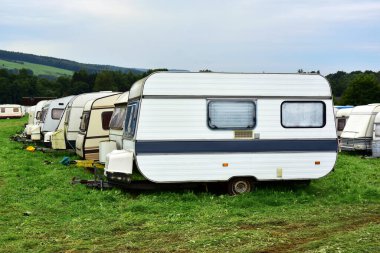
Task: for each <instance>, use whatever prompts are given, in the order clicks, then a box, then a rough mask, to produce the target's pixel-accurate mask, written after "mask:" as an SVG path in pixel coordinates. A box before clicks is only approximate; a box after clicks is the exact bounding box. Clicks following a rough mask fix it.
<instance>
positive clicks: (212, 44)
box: [0, 0, 380, 75]
mask: <svg viewBox="0 0 380 253" xmlns="http://www.w3.org/2000/svg"><path fill="white" fill-rule="evenodd" d="M0 49H3V50H10V51H16V52H24V53H32V54H37V55H44V56H52V57H57V58H64V59H69V60H74V61H78V62H82V63H93V64H109V65H115V66H122V67H134V68H169V69H185V70H190V71H199V70H202V69H210V70H212V71H225V72H267V73H269V72H275V73H282V72H286V73H289V72H290V73H291V72H297V70H298V69H303V70H304V71H313V70H315V71H316V70H320V71H321V73H322V74H324V75H327V74H329V73H334V72H336V71H338V70H343V71H346V72H351V71H354V70H373V71H380V0H362V1H358V0H352V1H351V0H302V1H301V0H191V1H190V0H189V1H184V0H0Z"/></svg>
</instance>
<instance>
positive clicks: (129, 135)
mask: <svg viewBox="0 0 380 253" xmlns="http://www.w3.org/2000/svg"><path fill="white" fill-rule="evenodd" d="M140 103H141V101H140V100H134V101H132V102H130V103H128V105H127V108H126V115H125V119H124V124H123V138H125V139H127V140H133V139H134V138H135V136H136V130H137V125H138V121H139V115H140V106H141V104H140ZM128 107H132V108H131V110H132V109H133V107H135V108H136V120H135V126H134V128H133V133H129V132H127V131H128V127H127V126H126V123H127V119H128Z"/></svg>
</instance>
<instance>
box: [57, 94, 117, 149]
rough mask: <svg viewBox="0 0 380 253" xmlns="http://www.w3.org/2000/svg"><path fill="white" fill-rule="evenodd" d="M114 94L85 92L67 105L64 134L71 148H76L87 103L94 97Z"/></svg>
mask: <svg viewBox="0 0 380 253" xmlns="http://www.w3.org/2000/svg"><path fill="white" fill-rule="evenodd" d="M111 94H113V92H112V91H99V92H92V93H84V94H80V95H78V96H76V97H75V98H74V99H73V100H71V101H70V103H69V105H68V106H67V112H66V116H65V122H64V136H65V140H66V143H67V144H68V147H69V148H72V149H75V141H76V139H77V135H78V133H79V127H80V123H81V117H82V113H83V109H84V106H85V104H86V103H87V102H88V101H90V100H93V99H96V98H100V97H104V96H105V95H111Z"/></svg>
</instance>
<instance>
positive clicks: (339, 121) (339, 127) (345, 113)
mask: <svg viewBox="0 0 380 253" xmlns="http://www.w3.org/2000/svg"><path fill="white" fill-rule="evenodd" d="M351 111H352V108H342V109H338V111H337V112H336V114H335V120H336V133H337V135H338V138H339V137H340V135H341V134H342V132H343V129H344V127H345V126H346V122H347V120H348V118H349V117H350V113H351Z"/></svg>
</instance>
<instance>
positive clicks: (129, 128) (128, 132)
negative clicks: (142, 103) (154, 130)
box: [124, 101, 139, 138]
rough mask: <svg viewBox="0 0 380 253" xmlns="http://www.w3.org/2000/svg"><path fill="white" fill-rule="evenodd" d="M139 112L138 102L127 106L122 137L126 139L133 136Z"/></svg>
mask: <svg viewBox="0 0 380 253" xmlns="http://www.w3.org/2000/svg"><path fill="white" fill-rule="evenodd" d="M138 112H139V102H138V101H136V102H132V103H130V104H128V106H127V115H126V117H125V125H124V135H125V137H127V138H133V137H134V136H135V131H136V124H137V116H138Z"/></svg>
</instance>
